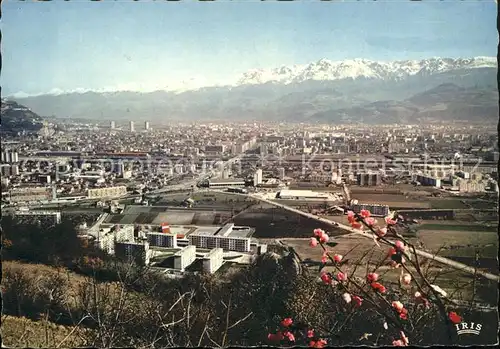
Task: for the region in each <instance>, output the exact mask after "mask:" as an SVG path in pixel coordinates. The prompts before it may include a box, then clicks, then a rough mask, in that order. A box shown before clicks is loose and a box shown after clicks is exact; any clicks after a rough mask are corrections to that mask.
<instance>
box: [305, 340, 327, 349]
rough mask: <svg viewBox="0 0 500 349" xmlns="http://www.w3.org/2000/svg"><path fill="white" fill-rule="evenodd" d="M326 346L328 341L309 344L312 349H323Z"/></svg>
mask: <svg viewBox="0 0 500 349" xmlns="http://www.w3.org/2000/svg"><path fill="white" fill-rule="evenodd" d="M325 345H326V340H324V339H320V340H317V341H310V342H309V347H311V348H323V347H324V346H325Z"/></svg>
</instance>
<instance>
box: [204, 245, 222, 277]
mask: <svg viewBox="0 0 500 349" xmlns="http://www.w3.org/2000/svg"><path fill="white" fill-rule="evenodd" d="M223 254H224V250H223V249H222V248H214V249H212V250H210V252H209V253H207V255H206V256H205V257H204V258H203V271H204V272H206V273H209V274H213V273H215V272H216V271H217V270H218V269H219V268H220V267H221V266H222V264H223V263H224V255H223Z"/></svg>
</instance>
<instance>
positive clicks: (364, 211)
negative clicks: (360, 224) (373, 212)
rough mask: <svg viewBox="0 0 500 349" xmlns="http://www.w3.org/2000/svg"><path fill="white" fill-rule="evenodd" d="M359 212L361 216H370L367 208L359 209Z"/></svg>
mask: <svg viewBox="0 0 500 349" xmlns="http://www.w3.org/2000/svg"><path fill="white" fill-rule="evenodd" d="M359 214H360V215H361V217H363V218H368V217H370V211H368V210H361V211H360V212H359Z"/></svg>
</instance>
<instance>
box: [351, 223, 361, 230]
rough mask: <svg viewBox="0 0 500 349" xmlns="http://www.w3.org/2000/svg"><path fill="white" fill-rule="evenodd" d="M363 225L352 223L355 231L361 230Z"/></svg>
mask: <svg viewBox="0 0 500 349" xmlns="http://www.w3.org/2000/svg"><path fill="white" fill-rule="evenodd" d="M361 226H362V225H361V223H359V222H351V227H353V228H354V229H361Z"/></svg>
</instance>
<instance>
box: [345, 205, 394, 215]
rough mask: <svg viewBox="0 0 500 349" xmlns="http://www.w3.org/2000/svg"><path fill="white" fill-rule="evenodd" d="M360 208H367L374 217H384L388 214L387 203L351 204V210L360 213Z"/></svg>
mask: <svg viewBox="0 0 500 349" xmlns="http://www.w3.org/2000/svg"><path fill="white" fill-rule="evenodd" d="M361 210H368V211H370V213H371V215H372V216H375V217H385V216H387V215H389V206H387V205H378V204H355V205H353V206H352V211H353V212H354V213H360V212H361ZM346 213H347V212H346Z"/></svg>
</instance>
